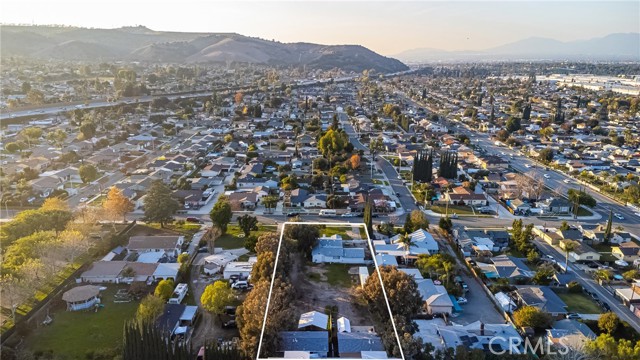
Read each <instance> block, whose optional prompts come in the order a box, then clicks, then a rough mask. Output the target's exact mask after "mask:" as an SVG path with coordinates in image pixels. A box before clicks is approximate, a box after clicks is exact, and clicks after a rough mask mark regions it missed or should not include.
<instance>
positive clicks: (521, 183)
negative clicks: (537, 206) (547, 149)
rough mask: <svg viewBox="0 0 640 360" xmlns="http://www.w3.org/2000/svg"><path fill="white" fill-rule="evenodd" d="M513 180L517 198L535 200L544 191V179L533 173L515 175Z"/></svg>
mask: <svg viewBox="0 0 640 360" xmlns="http://www.w3.org/2000/svg"><path fill="white" fill-rule="evenodd" d="M514 180H515V181H516V185H517V193H516V196H517V197H522V196H526V197H528V198H530V199H536V200H537V199H539V198H540V196H541V195H542V192H543V191H544V179H543V178H542V177H541V176H540V175H538V174H536V173H534V172H528V173H526V174H522V175H517V176H516V177H515V178H514Z"/></svg>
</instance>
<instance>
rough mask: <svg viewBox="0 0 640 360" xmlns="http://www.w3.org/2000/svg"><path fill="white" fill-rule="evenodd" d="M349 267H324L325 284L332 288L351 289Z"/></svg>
mask: <svg viewBox="0 0 640 360" xmlns="http://www.w3.org/2000/svg"><path fill="white" fill-rule="evenodd" d="M350 267H351V266H350V265H345V264H328V265H326V269H327V272H326V273H325V276H326V277H327V282H328V283H329V284H330V285H333V286H340V287H351V276H350V275H349V268H350Z"/></svg>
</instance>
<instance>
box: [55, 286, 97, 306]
mask: <svg viewBox="0 0 640 360" xmlns="http://www.w3.org/2000/svg"><path fill="white" fill-rule="evenodd" d="M99 294H100V287H98V286H95V285H83V286H77V287H74V288H73V289H71V290H67V291H66V292H65V293H64V294H62V300H64V301H65V302H66V303H67V310H69V311H77V310H84V309H89V308H91V307H92V306H94V305H95V304H99V303H100V298H98V295H99Z"/></svg>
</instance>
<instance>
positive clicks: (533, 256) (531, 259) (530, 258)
mask: <svg viewBox="0 0 640 360" xmlns="http://www.w3.org/2000/svg"><path fill="white" fill-rule="evenodd" d="M538 261H540V254H538V252H537V251H536V250H535V249H531V250H529V252H528V253H527V262H528V263H529V264H534V265H535V264H537V263H538Z"/></svg>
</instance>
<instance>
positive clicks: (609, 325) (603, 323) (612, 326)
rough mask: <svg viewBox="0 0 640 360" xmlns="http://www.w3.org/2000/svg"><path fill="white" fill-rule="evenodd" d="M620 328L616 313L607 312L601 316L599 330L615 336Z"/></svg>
mask: <svg viewBox="0 0 640 360" xmlns="http://www.w3.org/2000/svg"><path fill="white" fill-rule="evenodd" d="M618 326H620V319H619V318H618V315H616V313H614V312H607V313H604V314H602V315H600V318H599V319H598V328H599V329H600V330H601V331H602V332H604V333H607V334H613V333H615V332H616V330H617V329H618Z"/></svg>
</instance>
